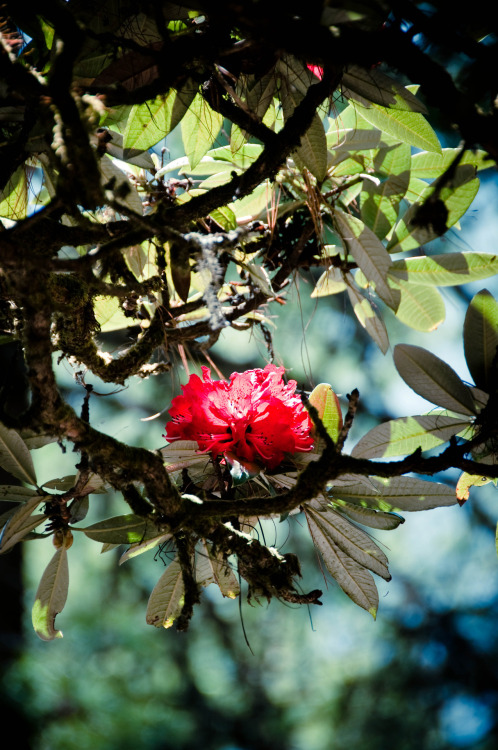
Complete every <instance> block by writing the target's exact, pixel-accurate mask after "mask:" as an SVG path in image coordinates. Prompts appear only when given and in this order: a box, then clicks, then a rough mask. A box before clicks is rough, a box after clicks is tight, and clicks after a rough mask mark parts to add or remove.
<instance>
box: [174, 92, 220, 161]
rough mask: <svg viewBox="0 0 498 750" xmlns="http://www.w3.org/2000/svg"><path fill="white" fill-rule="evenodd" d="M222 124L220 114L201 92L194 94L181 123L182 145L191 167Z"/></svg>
mask: <svg viewBox="0 0 498 750" xmlns="http://www.w3.org/2000/svg"><path fill="white" fill-rule="evenodd" d="M222 124H223V117H222V115H220V114H219V113H218V112H215V111H214V110H213V109H211V107H210V106H209V104H208V103H207V102H206V100H205V99H204V98H203V97H202V96H201V94H196V95H195V97H194V99H193V101H192V103H191V105H190V107H189V109H188V111H187V113H186V114H185V116H184V117H183V119H182V124H181V128H182V140H183V146H184V148H185V154H186V156H187V158H188V160H189V164H190V168H191V169H193V168H194V167H195V166H196V165H197V164H198V163H199V162H200V160H201V159H202V157H203V156H204V154H206V153H207V151H208V150H209V149H210V148H211V145H212V143H213V141H214V140H215V139H216V137H217V135H218V133H219V132H220V129H221V126H222Z"/></svg>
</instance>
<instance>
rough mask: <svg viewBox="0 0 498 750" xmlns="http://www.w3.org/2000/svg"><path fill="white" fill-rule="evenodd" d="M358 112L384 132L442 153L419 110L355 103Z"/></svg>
mask: <svg viewBox="0 0 498 750" xmlns="http://www.w3.org/2000/svg"><path fill="white" fill-rule="evenodd" d="M355 108H356V110H357V112H358V114H359V115H360V116H361V117H363V118H364V119H365V120H367V121H368V122H369V123H370V124H371V125H373V126H374V127H375V128H378V130H380V131H382V132H383V133H387V134H388V135H391V136H393V137H394V138H396V139H397V140H398V141H402V142H403V143H408V144H409V145H410V146H416V148H421V149H424V150H426V151H435V152H437V153H441V144H440V143H439V140H438V137H437V135H436V133H435V132H434V130H433V129H432V128H431V126H430V125H429V123H428V122H427V120H426V119H425V117H424V116H423V115H422V114H420V113H418V112H405V111H402V110H398V109H386V108H385V107H381V106H380V105H378V104H372V106H371V107H368V108H367V107H363V106H361V105H360V104H355Z"/></svg>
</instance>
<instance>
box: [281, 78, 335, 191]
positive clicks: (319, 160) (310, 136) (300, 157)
mask: <svg viewBox="0 0 498 750" xmlns="http://www.w3.org/2000/svg"><path fill="white" fill-rule="evenodd" d="M284 84H285V81H282V108H283V112H284V118H285V120H288V119H289V118H290V117H291V116H292V114H293V113H294V110H295V108H296V107H297V105H298V104H299V103H300V102H301V101H302V100H303V98H304V97H303V94H301V93H300V92H299V91H298V90H297V89H293V88H291V87H290V86H288V85H287V84H285V85H284ZM293 154H294V157H295V161H296V164H297V166H298V167H299V166H300V163H301V164H302V165H303V166H305V167H306V169H309V171H310V172H311V174H312V175H314V176H315V177H316V179H317V180H318V182H322V181H323V180H324V179H325V175H326V174H327V139H326V137H325V130H324V128H323V123H322V121H321V119H320V118H319V116H318V115H316V114H315V115H314V117H313V120H312V122H311V125H310V127H309V128H308V130H307V131H306V133H305V134H304V135H303V136H301V141H300V145H299V148H297V149H296V150H295V151H294V152H293Z"/></svg>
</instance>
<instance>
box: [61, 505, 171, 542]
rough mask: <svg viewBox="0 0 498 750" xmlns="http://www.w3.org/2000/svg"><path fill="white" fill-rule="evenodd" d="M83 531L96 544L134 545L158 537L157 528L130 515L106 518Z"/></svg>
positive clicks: (142, 519)
mask: <svg viewBox="0 0 498 750" xmlns="http://www.w3.org/2000/svg"><path fill="white" fill-rule="evenodd" d="M74 531H83V533H84V534H85V536H87V537H88V538H89V539H94V540H95V541H96V542H111V543H112V544H134V543H136V542H143V541H144V540H146V539H151V538H152V537H153V536H157V527H156V526H155V525H154V524H153V523H151V522H150V521H146V520H145V519H144V518H141V517H140V516H135V515H133V514H132V513H129V514H127V515H124V516H115V517H114V518H106V519H105V521H99V522H98V523H94V524H92V526H87V527H86V528H84V529H77V528H75V529H74Z"/></svg>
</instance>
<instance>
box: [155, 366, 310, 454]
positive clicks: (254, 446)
mask: <svg viewBox="0 0 498 750" xmlns="http://www.w3.org/2000/svg"><path fill="white" fill-rule="evenodd" d="M284 372H285V369H284V368H283V367H275V365H267V366H266V367H265V368H264V370H259V369H257V370H247V372H234V373H233V374H232V375H230V381H229V382H227V381H224V380H217V381H213V380H211V372H210V370H209V368H208V367H203V368H202V380H201V378H200V377H199V376H198V375H191V376H190V379H189V381H188V383H187V385H184V386H182V391H183V395H182V396H176V397H175V398H174V399H173V401H172V402H171V408H170V410H169V413H170V415H171V418H172V421H171V422H169V423H168V424H167V425H166V435H165V437H166V439H167V440H169V441H173V440H195V441H196V442H197V444H198V446H199V448H200V450H201V451H205V452H207V451H210V452H211V453H212V454H213V456H214V457H216V456H219V455H220V454H223V453H225V452H228V451H230V452H232V453H234V454H235V455H236V456H237V458H239V459H240V460H246V461H259V462H260V463H263V464H264V465H265V466H267V467H268V468H269V469H273V468H275V466H278V464H279V463H281V462H282V460H283V459H284V456H285V454H286V453H297V452H299V451H309V450H311V448H312V447H313V438H312V437H311V430H312V427H313V423H312V421H311V419H310V416H309V414H308V412H307V411H306V409H305V408H304V406H303V404H302V402H301V399H300V398H299V397H298V396H295V395H294V393H295V390H296V381H295V380H290V381H289V383H288V384H287V385H286V384H285V383H284V382H283V380H282V376H283V374H284Z"/></svg>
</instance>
